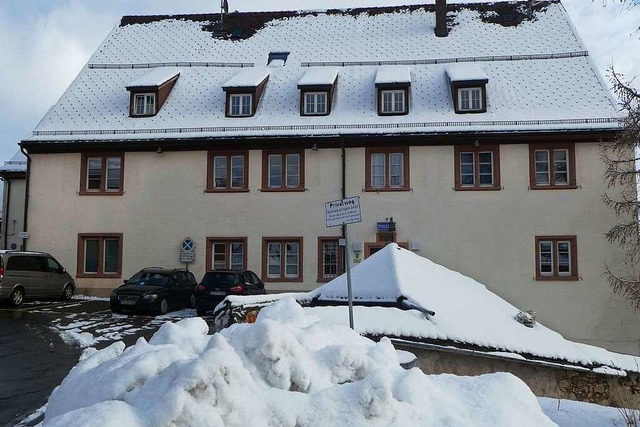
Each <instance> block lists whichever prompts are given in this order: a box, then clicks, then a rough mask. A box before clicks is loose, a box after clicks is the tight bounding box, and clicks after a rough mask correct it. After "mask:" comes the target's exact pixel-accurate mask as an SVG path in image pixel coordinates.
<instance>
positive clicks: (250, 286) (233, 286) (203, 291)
mask: <svg viewBox="0 0 640 427" xmlns="http://www.w3.org/2000/svg"><path fill="white" fill-rule="evenodd" d="M264 293H266V292H265V290H264V283H262V281H261V280H260V278H259V277H258V276H257V275H256V274H255V273H254V272H253V271H249V270H244V271H238V270H214V271H207V272H206V273H205V275H204V277H203V278H202V280H201V281H200V284H199V285H198V286H196V312H197V313H198V316H202V315H203V314H205V313H206V312H207V311H210V310H213V309H214V308H216V306H217V305H218V304H220V302H221V301H222V300H223V299H225V298H226V297H227V295H260V294H264Z"/></svg>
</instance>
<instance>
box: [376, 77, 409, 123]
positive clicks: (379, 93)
mask: <svg viewBox="0 0 640 427" xmlns="http://www.w3.org/2000/svg"><path fill="white" fill-rule="evenodd" d="M409 88H410V84H409V83H397V84H386V83H385V84H379V85H376V98H377V99H378V115H379V116H406V115H407V114H409ZM389 91H392V92H396V91H397V92H404V100H403V101H404V111H389V112H384V111H382V107H383V99H382V98H383V93H384V92H389Z"/></svg>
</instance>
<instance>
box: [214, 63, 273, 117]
mask: <svg viewBox="0 0 640 427" xmlns="http://www.w3.org/2000/svg"><path fill="white" fill-rule="evenodd" d="M267 80H269V70H268V69H266V68H247V69H243V70H241V71H240V72H238V73H237V74H236V75H234V76H233V77H232V78H231V79H229V80H227V81H226V82H225V83H224V85H222V90H224V91H225V92H226V94H227V96H226V99H227V103H226V104H227V106H226V109H225V111H226V113H225V115H226V116H227V117H251V116H253V115H255V114H256V110H257V107H258V103H259V102H260V97H261V96H262V92H263V91H264V88H265V86H266V84H267Z"/></svg>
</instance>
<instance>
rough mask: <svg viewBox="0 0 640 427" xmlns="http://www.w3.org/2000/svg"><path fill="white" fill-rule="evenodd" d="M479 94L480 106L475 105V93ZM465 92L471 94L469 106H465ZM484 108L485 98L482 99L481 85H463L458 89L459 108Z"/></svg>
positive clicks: (474, 109)
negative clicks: (475, 106)
mask: <svg viewBox="0 0 640 427" xmlns="http://www.w3.org/2000/svg"><path fill="white" fill-rule="evenodd" d="M474 93H477V95H478V104H479V105H478V108H474V107H473V94H474ZM463 94H468V96H469V106H468V107H466V108H465V105H464V102H463ZM483 109H484V99H482V88H481V87H463V88H459V89H458V110H459V111H482V110H483Z"/></svg>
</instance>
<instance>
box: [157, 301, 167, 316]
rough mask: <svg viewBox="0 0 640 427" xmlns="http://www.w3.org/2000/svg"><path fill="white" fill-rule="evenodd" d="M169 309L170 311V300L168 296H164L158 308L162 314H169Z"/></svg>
mask: <svg viewBox="0 0 640 427" xmlns="http://www.w3.org/2000/svg"><path fill="white" fill-rule="evenodd" d="M167 311H169V301H167V299H166V298H162V301H160V308H159V309H158V312H159V313H160V314H167Z"/></svg>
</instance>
